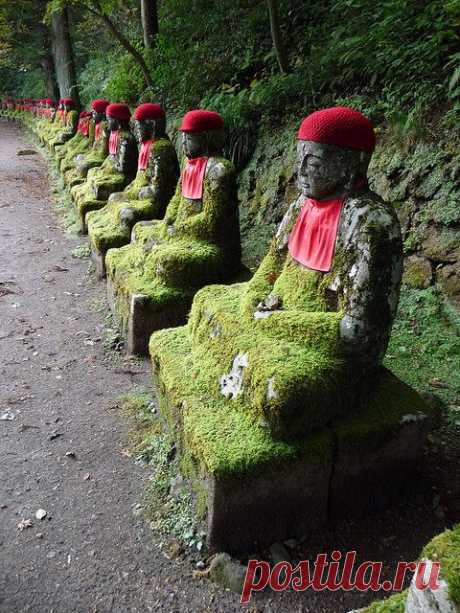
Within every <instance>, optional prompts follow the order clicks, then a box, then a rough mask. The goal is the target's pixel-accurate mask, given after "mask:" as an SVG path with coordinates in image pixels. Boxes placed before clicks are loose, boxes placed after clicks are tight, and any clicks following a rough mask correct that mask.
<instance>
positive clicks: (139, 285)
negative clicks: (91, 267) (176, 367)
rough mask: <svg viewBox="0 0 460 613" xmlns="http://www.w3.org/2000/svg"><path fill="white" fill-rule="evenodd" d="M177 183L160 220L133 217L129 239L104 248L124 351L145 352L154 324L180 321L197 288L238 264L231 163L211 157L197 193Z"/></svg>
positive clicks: (226, 277)
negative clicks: (194, 196) (187, 193)
mask: <svg viewBox="0 0 460 613" xmlns="http://www.w3.org/2000/svg"><path fill="white" fill-rule="evenodd" d="M181 188H182V186H181V181H179V182H178V185H177V189H176V193H175V195H174V197H173V198H172V200H171V202H170V203H169V205H168V207H167V210H166V214H165V217H164V219H163V220H162V221H151V222H141V223H138V224H136V225H135V226H134V229H133V240H132V242H131V244H129V245H125V246H124V247H121V248H120V249H110V250H109V251H108V252H107V256H106V268H107V291H108V298H109V302H110V304H111V306H112V309H113V310H114V312H115V314H116V316H117V318H118V320H119V322H120V324H121V327H122V330H123V333H124V335H125V336H126V339H127V350H128V352H129V353H136V354H141V355H143V354H146V353H147V352H148V341H149V337H150V335H151V334H152V332H154V331H155V330H159V329H161V328H165V327H171V326H177V325H182V324H184V323H185V321H186V318H187V314H188V311H189V309H190V306H191V304H192V300H193V296H194V295H195V293H196V292H197V291H198V289H200V288H201V287H203V285H206V284H209V283H217V282H225V281H231V280H232V279H234V278H235V277H236V275H237V274H238V273H239V272H240V269H241V262H240V253H241V251H240V235H239V223H238V206H237V198H236V182H235V171H234V169H233V166H232V164H231V163H230V162H228V161H227V160H225V159H223V158H209V161H208V170H207V175H206V177H205V179H204V182H203V198H202V200H200V201H193V200H188V199H187V198H185V197H183V196H182V191H181Z"/></svg>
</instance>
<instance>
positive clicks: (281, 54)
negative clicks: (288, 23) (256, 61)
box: [267, 0, 289, 74]
mask: <svg viewBox="0 0 460 613" xmlns="http://www.w3.org/2000/svg"><path fill="white" fill-rule="evenodd" d="M267 4H268V12H269V14H270V30H271V35H272V41H273V47H274V49H275V53H276V59H277V60H278V65H279V67H280V70H281V72H282V73H284V74H285V73H287V72H289V62H288V58H287V53H286V49H285V46H284V42H283V36H282V34H281V27H280V18H279V13H278V0H267Z"/></svg>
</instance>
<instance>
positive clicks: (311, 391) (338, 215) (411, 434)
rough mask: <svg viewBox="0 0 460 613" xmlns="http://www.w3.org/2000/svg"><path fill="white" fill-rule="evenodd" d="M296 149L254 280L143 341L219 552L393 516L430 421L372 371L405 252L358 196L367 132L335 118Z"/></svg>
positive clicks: (215, 292)
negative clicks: (294, 190) (389, 511)
mask: <svg viewBox="0 0 460 613" xmlns="http://www.w3.org/2000/svg"><path fill="white" fill-rule="evenodd" d="M298 137H299V141H298V186H299V191H300V193H299V196H298V198H297V200H296V201H295V202H293V203H292V204H291V206H290V207H289V208H288V210H287V212H286V214H285V216H284V218H283V220H282V222H281V225H280V227H279V229H278V231H277V233H276V236H275V237H274V240H273V242H272V244H271V246H270V249H269V251H268V253H267V255H266V257H265V258H264V260H263V261H262V263H261V264H260V266H259V268H258V270H257V271H256V273H255V274H254V276H253V278H252V279H251V280H250V281H249V282H246V283H238V284H233V285H214V286H208V287H204V288H202V289H201V290H200V291H198V292H197V293H196V295H195V297H194V300H193V304H192V308H191V312H190V316H189V320H188V323H187V325H186V326H182V327H177V328H174V329H167V330H160V331H157V332H155V333H154V334H152V336H151V339H150V354H151V357H152V365H153V372H154V377H155V379H156V381H157V385H156V389H157V392H158V394H159V395H160V399H161V402H160V403H159V406H160V407H161V411H162V412H163V413H164V417H165V418H166V422H167V423H168V427H171V426H172V430H173V431H175V437H176V438H177V440H178V442H179V444H178V448H179V450H180V453H181V455H182V456H183V457H182V460H183V461H181V466H182V467H183V470H184V471H185V476H186V477H188V478H190V481H191V484H192V489H194V491H195V493H196V495H197V496H198V497H199V501H197V507H196V508H197V509H201V513H205V514H206V518H207V528H206V531H207V535H208V542H209V544H210V546H212V547H213V548H216V549H218V550H220V551H222V550H225V551H232V550H235V549H242V548H243V549H244V548H245V547H252V546H253V543H254V541H255V540H258V541H259V542H261V543H262V542H265V544H270V543H272V542H275V541H278V540H283V539H285V538H289V537H291V536H297V535H299V533H300V534H305V531H308V530H311V529H315V528H317V527H318V526H319V525H322V524H325V523H326V522H327V521H330V520H331V518H332V517H338V516H339V517H344V516H357V515H358V516H359V514H360V513H366V512H367V511H369V512H370V511H371V510H377V509H381V508H384V507H385V506H389V505H390V504H392V503H393V501H395V500H396V499H398V497H400V496H401V493H403V492H404V491H407V490H408V487H407V485H408V483H411V482H413V480H414V477H413V474H414V469H415V466H416V465H417V461H418V459H419V454H420V452H421V448H422V444H423V441H424V437H425V436H426V429H427V427H428V423H429V420H428V419H426V417H428V416H429V414H430V409H429V408H427V406H426V404H425V403H424V402H423V401H422V399H421V398H420V397H419V396H418V394H417V393H416V392H414V391H413V390H411V389H410V388H409V387H408V386H406V385H405V384H404V383H402V382H401V381H399V380H398V379H397V378H396V377H394V376H393V375H392V374H391V373H390V372H389V371H387V370H386V369H385V368H383V366H382V360H383V357H384V354H385V350H386V348H387V344H388V340H389V336H390V332H391V327H392V322H393V318H394V316H395V313H396V309H397V305H398V297H399V287H400V282H401V273H402V241H401V232H400V226H399V223H398V219H397V217H396V214H395V212H394V210H393V208H392V207H391V205H389V204H386V203H385V202H383V201H382V199H381V198H380V197H379V196H377V194H375V193H374V192H372V191H371V190H370V189H369V187H368V184H367V178H366V173H367V168H368V164H369V161H370V158H371V155H372V152H373V150H374V145H375V136H374V130H373V127H372V125H371V123H370V122H369V121H368V120H367V119H366V118H365V117H364V116H363V115H362V114H361V113H359V112H357V111H354V110H352V109H348V108H344V107H336V108H332V109H325V110H322V111H318V112H315V113H313V114H311V115H310V116H308V117H307V118H306V119H305V120H304V121H303V123H302V125H301V128H300V131H299V134H298ZM195 486H196V487H195ZM203 509H204V511H203ZM254 518H256V520H254Z"/></svg>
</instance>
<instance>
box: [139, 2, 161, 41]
mask: <svg viewBox="0 0 460 613" xmlns="http://www.w3.org/2000/svg"><path fill="white" fill-rule="evenodd" d="M141 15H142V30H143V32H144V47H145V48H146V49H151V48H152V47H153V44H154V42H155V36H156V35H157V34H158V7H157V0H141Z"/></svg>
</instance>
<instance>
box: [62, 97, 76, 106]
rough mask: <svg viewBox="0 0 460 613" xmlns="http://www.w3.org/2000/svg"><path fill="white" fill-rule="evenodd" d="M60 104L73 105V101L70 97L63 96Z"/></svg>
mask: <svg viewBox="0 0 460 613" xmlns="http://www.w3.org/2000/svg"><path fill="white" fill-rule="evenodd" d="M62 104H65V105H66V106H74V104H75V103H74V101H73V100H72V98H63V99H62Z"/></svg>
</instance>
